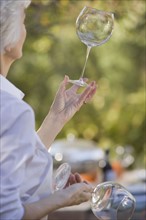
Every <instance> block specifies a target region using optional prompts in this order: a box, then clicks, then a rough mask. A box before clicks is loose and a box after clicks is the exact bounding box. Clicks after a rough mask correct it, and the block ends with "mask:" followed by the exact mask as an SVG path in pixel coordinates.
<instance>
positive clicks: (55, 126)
mask: <svg viewBox="0 0 146 220" xmlns="http://www.w3.org/2000/svg"><path fill="white" fill-rule="evenodd" d="M63 126H64V124H63V123H62V122H61V120H60V119H59V118H58V117H57V116H55V115H54V114H50V113H49V114H48V115H47V116H46V118H45V120H44V121H43V123H42V125H41V127H40V128H39V129H38V131H37V133H38V135H39V137H40V138H41V140H42V142H43V143H44V145H45V146H46V147H47V148H49V147H50V145H51V144H52V143H53V141H54V139H55V138H56V136H57V135H58V133H59V132H60V131H61V129H62V128H63Z"/></svg>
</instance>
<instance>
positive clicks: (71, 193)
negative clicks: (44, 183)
mask: <svg viewBox="0 0 146 220" xmlns="http://www.w3.org/2000/svg"><path fill="white" fill-rule="evenodd" d="M92 192H93V188H92V186H91V185H89V184H86V183H83V182H82V183H76V184H73V185H71V186H69V187H67V188H65V189H62V190H58V191H56V192H54V193H53V194H50V195H49V196H48V197H46V198H43V199H40V200H39V201H37V202H34V203H25V204H24V216H23V220H27V219H30V220H34V219H41V218H42V217H44V216H46V215H48V214H49V213H50V212H52V211H55V210H57V209H59V208H63V207H67V206H72V205H79V204H81V203H83V202H86V201H88V200H90V199H91V196H92Z"/></svg>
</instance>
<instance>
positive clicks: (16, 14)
mask: <svg viewBox="0 0 146 220" xmlns="http://www.w3.org/2000/svg"><path fill="white" fill-rule="evenodd" d="M30 2H31V0H0V53H4V50H5V47H6V46H8V45H13V46H14V45H15V44H16V43H17V41H18V40H19V37H20V25H19V22H20V19H21V9H23V8H24V9H25V8H27V7H28V5H29V4H30Z"/></svg>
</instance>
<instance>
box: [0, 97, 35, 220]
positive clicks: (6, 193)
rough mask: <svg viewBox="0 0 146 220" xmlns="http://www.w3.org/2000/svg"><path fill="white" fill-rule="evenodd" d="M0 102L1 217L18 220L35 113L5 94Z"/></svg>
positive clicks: (30, 149)
mask: <svg viewBox="0 0 146 220" xmlns="http://www.w3.org/2000/svg"><path fill="white" fill-rule="evenodd" d="M0 104H1V108H0V117H1V118H0V155H1V158H0V176H1V178H0V219H3V220H10V219H11V220H16V219H17V220H20V219H22V217H23V215H24V208H23V206H22V204H21V200H20V187H21V184H22V183H23V180H24V178H25V169H26V166H27V163H28V161H29V160H31V158H32V156H33V153H34V146H35V135H34V132H35V126H34V113H33V111H32V109H31V108H30V107H29V106H28V105H27V104H26V103H25V102H23V101H21V100H17V99H16V98H15V97H11V96H9V95H7V94H6V95H4V96H2V97H1V103H0ZM28 181H30V180H28Z"/></svg>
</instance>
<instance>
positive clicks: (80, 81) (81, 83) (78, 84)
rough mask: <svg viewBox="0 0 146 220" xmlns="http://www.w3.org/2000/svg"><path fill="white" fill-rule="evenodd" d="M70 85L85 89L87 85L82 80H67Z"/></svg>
mask: <svg viewBox="0 0 146 220" xmlns="http://www.w3.org/2000/svg"><path fill="white" fill-rule="evenodd" d="M69 82H70V83H72V84H75V85H77V86H82V87H87V86H88V84H87V83H86V82H84V81H83V80H82V79H78V80H71V79H70V80H69Z"/></svg>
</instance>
